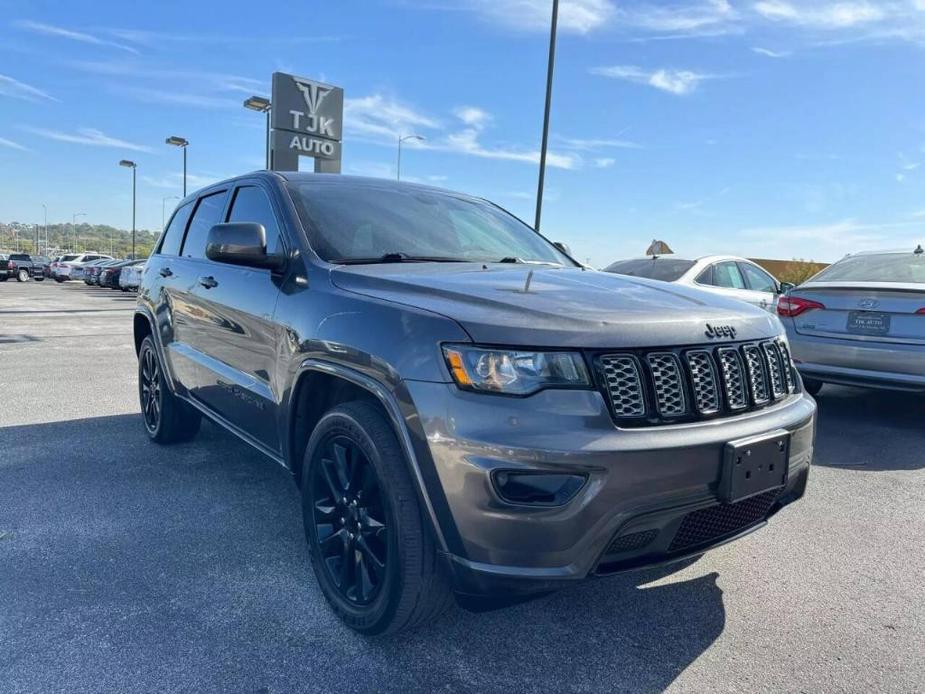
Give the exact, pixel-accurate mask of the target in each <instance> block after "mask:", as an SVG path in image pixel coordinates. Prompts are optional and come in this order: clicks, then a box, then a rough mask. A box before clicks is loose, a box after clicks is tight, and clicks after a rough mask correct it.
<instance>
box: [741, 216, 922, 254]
mask: <svg viewBox="0 0 925 694" xmlns="http://www.w3.org/2000/svg"><path fill="white" fill-rule="evenodd" d="M907 229H908V230H909V231H904V230H907ZM919 229H921V222H918V221H914V222H886V223H882V224H869V223H863V222H858V221H856V220H854V219H844V220H841V221H838V222H831V223H828V224H817V225H812V224H809V225H794V226H778V227H752V228H748V229H742V230H741V231H740V232H738V236H735V235H733V236H734V237H736V238H739V239H740V240H741V242H742V244H743V246H747V248H748V251H747V252H748V253H749V254H750V255H757V254H759V253H763V254H765V257H779V256H780V253H781V249H782V248H788V247H795V248H801V249H804V250H801V252H800V255H803V254H804V253H806V254H807V257H811V258H813V259H814V260H823V261H825V260H836V259H837V258H839V257H841V256H843V255H844V254H845V253H855V252H857V251H867V250H876V249H883V248H898V247H903V246H909V247H910V248H912V247H914V246H913V244H915V243H918V242H919V241H917V240H916V239H917V238H919V237H920V233H917V232H918V230H919ZM769 253H770V254H771V255H766V254H769ZM775 254H776V255H775Z"/></svg>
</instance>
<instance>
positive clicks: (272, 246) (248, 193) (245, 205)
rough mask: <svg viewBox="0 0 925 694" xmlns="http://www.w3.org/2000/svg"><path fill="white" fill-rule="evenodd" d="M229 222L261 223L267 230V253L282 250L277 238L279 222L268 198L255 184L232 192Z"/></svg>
mask: <svg viewBox="0 0 925 694" xmlns="http://www.w3.org/2000/svg"><path fill="white" fill-rule="evenodd" d="M228 221H229V222H257V224H263V228H264V229H266V231H267V253H270V254H274V253H279V252H281V251H282V247H281V245H280V239H279V224H278V223H277V221H276V215H275V214H274V213H273V206H272V205H271V204H270V199H269V198H268V197H267V195H266V193H264V192H263V191H262V190H261V189H260V188H257V187H256V186H242V187H240V188H238V190H237V192H236V193H235V194H234V201H233V202H232V203H231V212H230V214H229V215H228Z"/></svg>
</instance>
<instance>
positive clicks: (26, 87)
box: [0, 75, 57, 101]
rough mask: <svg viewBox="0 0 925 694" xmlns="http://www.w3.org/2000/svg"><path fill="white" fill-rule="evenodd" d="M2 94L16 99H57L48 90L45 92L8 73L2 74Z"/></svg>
mask: <svg viewBox="0 0 925 694" xmlns="http://www.w3.org/2000/svg"><path fill="white" fill-rule="evenodd" d="M0 95H2V96H10V97H13V98H14V99H24V100H26V101H38V100H40V99H46V100H48V101H57V99H56V98H55V97H53V96H51V95H50V94H48V93H47V92H43V91H42V90H41V89H39V88H38V87H33V86H32V85H31V84H26V83H25V82H20V81H19V80H17V79H14V78H12V77H10V76H8V75H0Z"/></svg>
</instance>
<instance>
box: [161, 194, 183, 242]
mask: <svg viewBox="0 0 925 694" xmlns="http://www.w3.org/2000/svg"><path fill="white" fill-rule="evenodd" d="M179 199H180V196H179V195H168V196H167V197H166V198H161V233H163V231H164V225H165V224H166V223H167V219H166V218H165V216H164V215H165V212H166V210H165V209H164V205H165V204H166V203H167V201H168V200H179Z"/></svg>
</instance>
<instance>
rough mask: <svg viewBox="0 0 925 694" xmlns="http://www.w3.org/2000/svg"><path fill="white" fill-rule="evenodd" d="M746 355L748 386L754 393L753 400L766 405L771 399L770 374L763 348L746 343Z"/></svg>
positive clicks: (744, 351) (744, 347)
mask: <svg viewBox="0 0 925 694" xmlns="http://www.w3.org/2000/svg"><path fill="white" fill-rule="evenodd" d="M742 353H743V354H744V355H745V370H746V372H747V373H748V386H749V390H750V391H751V395H752V402H754V403H755V404H756V405H764V404H765V403H767V402H768V401H769V400H770V399H771V395H770V393H769V391H768V375H767V371H766V368H765V363H764V359H762V357H761V350H759V349H758V345H745V346H743V347H742Z"/></svg>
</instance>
